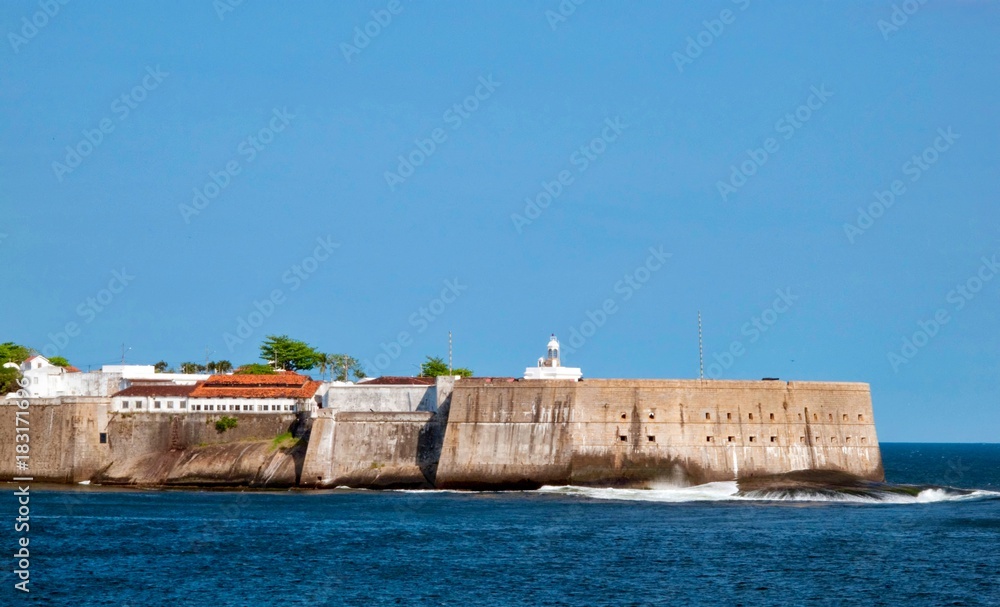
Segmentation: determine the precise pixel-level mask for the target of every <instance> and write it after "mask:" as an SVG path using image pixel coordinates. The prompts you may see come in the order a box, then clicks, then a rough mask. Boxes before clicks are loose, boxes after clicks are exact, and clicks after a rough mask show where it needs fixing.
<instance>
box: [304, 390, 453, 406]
mask: <svg viewBox="0 0 1000 607" xmlns="http://www.w3.org/2000/svg"><path fill="white" fill-rule="evenodd" d="M436 392H437V390H436V389H435V387H434V386H392V385H377V386H366V385H364V384H358V385H354V386H341V385H332V386H330V388H329V389H328V390H327V392H326V394H325V395H324V396H323V408H324V409H330V410H332V411H436V410H437V395H436Z"/></svg>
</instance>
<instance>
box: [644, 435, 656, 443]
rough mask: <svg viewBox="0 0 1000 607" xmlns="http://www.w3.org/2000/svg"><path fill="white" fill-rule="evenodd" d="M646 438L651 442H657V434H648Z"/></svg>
mask: <svg viewBox="0 0 1000 607" xmlns="http://www.w3.org/2000/svg"><path fill="white" fill-rule="evenodd" d="M646 439H647V440H648V441H649V442H651V443H655V442H656V437H655V436H647V437H646Z"/></svg>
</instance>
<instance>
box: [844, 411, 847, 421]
mask: <svg viewBox="0 0 1000 607" xmlns="http://www.w3.org/2000/svg"><path fill="white" fill-rule="evenodd" d="M844 421H845V422H846V421H847V414H846V413H845V414H844Z"/></svg>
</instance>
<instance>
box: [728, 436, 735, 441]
mask: <svg viewBox="0 0 1000 607" xmlns="http://www.w3.org/2000/svg"><path fill="white" fill-rule="evenodd" d="M734 440H736V437H735V436H727V437H726V442H730V443H731V442H733V441H734Z"/></svg>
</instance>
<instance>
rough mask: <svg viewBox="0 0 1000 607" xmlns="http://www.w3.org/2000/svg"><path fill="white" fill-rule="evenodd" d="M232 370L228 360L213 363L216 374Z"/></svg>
mask: <svg viewBox="0 0 1000 607" xmlns="http://www.w3.org/2000/svg"><path fill="white" fill-rule="evenodd" d="M232 370H233V363H231V362H229V361H228V360H220V361H218V362H216V363H215V372H216V373H229V372H230V371H232Z"/></svg>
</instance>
